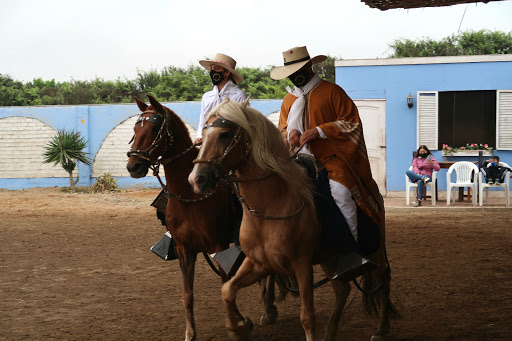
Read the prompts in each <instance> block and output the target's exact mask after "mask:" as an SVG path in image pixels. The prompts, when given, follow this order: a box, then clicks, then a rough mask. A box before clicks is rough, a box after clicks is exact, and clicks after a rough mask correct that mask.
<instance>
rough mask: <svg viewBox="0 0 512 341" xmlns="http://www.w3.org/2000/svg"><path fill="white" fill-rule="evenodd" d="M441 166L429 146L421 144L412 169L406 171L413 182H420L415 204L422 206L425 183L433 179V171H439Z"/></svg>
mask: <svg viewBox="0 0 512 341" xmlns="http://www.w3.org/2000/svg"><path fill="white" fill-rule="evenodd" d="M440 169H441V166H439V163H437V160H436V159H435V158H434V156H433V155H432V153H431V152H430V150H429V149H428V147H427V146H425V145H421V146H420V147H419V148H418V151H417V152H416V156H415V157H414V158H413V159H412V171H410V170H408V171H407V172H405V174H407V176H408V177H409V179H411V181H412V182H417V183H418V200H416V201H415V202H414V203H413V206H421V201H422V200H423V193H424V191H425V185H426V184H428V183H429V182H430V181H432V172H433V171H439V170H440Z"/></svg>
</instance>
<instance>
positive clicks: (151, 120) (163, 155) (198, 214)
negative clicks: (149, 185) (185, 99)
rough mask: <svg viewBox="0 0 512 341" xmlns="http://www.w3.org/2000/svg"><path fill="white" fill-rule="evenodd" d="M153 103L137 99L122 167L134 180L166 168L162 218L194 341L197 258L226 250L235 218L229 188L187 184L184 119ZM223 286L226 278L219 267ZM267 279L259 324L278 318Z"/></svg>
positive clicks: (188, 146) (189, 156) (189, 152)
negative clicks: (199, 188) (201, 191)
mask: <svg viewBox="0 0 512 341" xmlns="http://www.w3.org/2000/svg"><path fill="white" fill-rule="evenodd" d="M147 97H148V98H149V101H150V103H151V105H149V106H148V105H147V104H146V103H144V102H142V101H140V100H139V99H137V98H135V100H136V103H137V106H138V107H139V109H140V110H141V112H142V113H141V115H140V117H139V119H138V120H137V122H136V123H135V127H134V131H135V135H134V141H133V144H132V147H131V150H130V152H128V156H129V159H128V163H127V165H126V168H127V169H128V171H129V172H130V175H131V176H132V177H134V178H142V177H144V176H146V174H147V172H148V169H149V168H151V169H153V170H158V168H159V165H160V164H162V165H163V166H164V170H165V179H166V190H167V192H168V198H169V200H168V203H167V209H166V215H165V222H166V225H167V229H168V230H169V232H170V233H171V235H172V237H173V239H174V240H175V242H176V250H177V253H178V258H179V264H180V268H181V273H182V276H183V292H182V297H183V303H184V306H185V311H186V331H185V340H186V341H191V340H196V337H197V335H196V326H195V319H194V295H193V283H194V270H195V262H196V257H197V254H198V253H200V252H207V253H215V252H219V251H222V250H225V249H227V248H228V247H229V243H230V242H231V241H233V238H234V236H235V229H236V228H237V227H238V223H239V218H238V219H237V218H236V214H235V211H234V206H233V199H232V195H231V192H230V191H231V190H230V188H229V187H227V186H225V185H223V184H221V185H219V186H218V187H217V188H216V189H215V190H214V191H213V192H212V193H210V194H207V195H197V194H195V193H194V192H193V190H192V188H191V186H190V185H189V183H188V182H187V176H188V174H189V173H190V171H191V170H192V166H193V164H192V160H194V159H195V158H196V156H197V153H198V149H197V148H196V146H195V145H193V144H192V140H191V139H190V136H189V132H188V130H187V128H186V126H185V124H184V123H183V121H182V120H181V119H180V118H179V117H178V116H177V115H176V114H175V113H174V112H173V111H172V110H170V109H169V108H167V107H165V106H163V105H161V104H160V103H159V102H158V101H157V100H156V99H155V98H154V97H152V96H150V95H148V96H147ZM219 272H220V274H221V280H222V282H223V283H224V282H225V281H226V280H227V279H228V276H227V275H226V274H225V273H224V271H222V268H220V269H219ZM273 278H274V277H271V278H269V281H268V282H269V285H268V288H265V285H264V284H263V286H262V290H261V293H262V295H263V296H264V297H263V300H264V303H265V311H264V313H263V316H262V319H261V321H262V323H273V322H274V321H275V319H276V318H277V309H276V307H275V306H274V305H273V302H274V298H275V297H274V282H273Z"/></svg>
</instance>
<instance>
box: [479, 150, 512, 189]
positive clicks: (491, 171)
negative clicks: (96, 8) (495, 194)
mask: <svg viewBox="0 0 512 341" xmlns="http://www.w3.org/2000/svg"><path fill="white" fill-rule="evenodd" d="M480 170H481V172H482V173H483V174H484V176H485V181H487V183H488V184H489V185H492V184H496V185H499V184H501V183H503V182H504V181H505V172H506V171H507V170H509V171H512V169H510V168H508V167H504V166H500V157H499V156H491V157H490V158H489V160H487V161H485V162H484V164H483V165H482V168H481V169H480Z"/></svg>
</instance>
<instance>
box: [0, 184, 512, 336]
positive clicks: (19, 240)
mask: <svg viewBox="0 0 512 341" xmlns="http://www.w3.org/2000/svg"><path fill="white" fill-rule="evenodd" d="M157 194H158V190H155V189H152V190H148V189H146V190H141V189H138V190H137V189H132V190H129V191H123V192H118V193H109V194H72V193H65V192H62V191H61V190H60V189H58V188H49V189H40V188H39V189H30V190H23V191H5V190H3V191H0V207H1V209H0V231H1V238H0V302H1V304H0V340H183V339H184V331H185V324H184V321H185V320H184V309H183V305H182V302H181V273H180V270H179V266H178V262H176V261H169V262H166V261H163V260H161V259H160V258H158V257H157V256H155V255H154V254H153V253H152V252H151V251H149V248H150V246H151V245H153V244H154V243H155V242H156V241H158V240H159V239H160V237H161V236H162V235H163V233H164V232H165V231H164V228H163V227H162V226H161V225H160V224H159V222H158V221H157V220H156V216H155V212H154V208H152V207H150V206H149V204H150V203H151V201H152V200H153V199H154V198H155V197H156V195H157ZM403 201H404V200H403V198H396V199H388V200H386V205H387V240H388V242H387V247H388V255H389V259H390V263H391V267H392V283H391V284H392V293H391V298H392V300H393V302H394V303H395V305H396V307H397V308H398V309H399V311H400V312H401V313H402V315H403V318H402V319H401V320H396V321H392V322H391V331H390V334H389V336H388V337H387V340H510V339H512V252H511V247H512V208H511V207H507V208H505V207H504V204H500V205H493V206H491V207H489V206H487V207H485V206H484V207H483V208H480V207H472V206H469V205H467V204H463V203H457V204H456V205H455V207H452V208H447V207H446V203H445V202H444V201H441V202H439V203H438V205H437V206H435V207H434V208H433V207H431V206H430V205H429V204H427V205H425V207H420V208H413V207H406V206H401V205H403ZM315 269H316V271H317V278H318V279H320V278H321V275H320V272H319V270H318V269H317V268H315ZM195 293H196V294H195V308H196V320H197V327H198V340H207V341H224V340H226V331H225V328H224V315H225V314H224V307H223V305H222V302H221V299H220V279H219V278H218V277H217V276H216V275H215V274H214V273H213V272H212V271H211V270H210V268H209V266H208V265H207V263H206V262H205V260H204V259H203V257H202V256H201V255H200V256H199V257H198V263H197V266H196V281H195ZM332 299H333V294H332V291H331V289H330V286H329V285H326V286H323V287H321V288H319V289H317V290H316V291H315V307H316V316H317V322H318V331H317V332H318V334H319V336H321V335H322V334H323V329H324V326H325V323H326V321H327V318H328V315H329V312H330V309H331V307H332ZM348 301H349V303H348V304H347V307H346V313H345V315H344V316H343V318H342V322H341V326H340V333H339V335H338V340H369V339H370V336H371V335H372V333H373V332H374V331H375V329H376V327H377V320H376V319H375V318H373V317H367V316H365V314H364V312H363V311H362V305H361V293H359V292H357V291H356V290H352V292H351V294H350V296H349V300H348ZM238 302H239V307H240V310H241V312H242V313H243V314H245V315H247V316H249V317H250V318H251V319H252V320H253V322H254V323H255V327H254V330H253V333H252V340H260V341H263V340H265V341H267V340H276V341H277V340H280V341H282V340H293V341H295V340H304V334H303V330H302V327H301V325H300V321H299V306H300V304H299V300H298V299H297V298H294V297H288V299H287V300H286V301H284V302H281V303H279V304H278V309H279V317H278V321H277V323H276V324H275V325H272V326H260V325H259V324H258V321H259V316H260V314H261V312H262V303H261V302H259V297H258V287H257V286H252V287H250V288H247V289H243V290H242V291H240V293H239V296H238Z"/></svg>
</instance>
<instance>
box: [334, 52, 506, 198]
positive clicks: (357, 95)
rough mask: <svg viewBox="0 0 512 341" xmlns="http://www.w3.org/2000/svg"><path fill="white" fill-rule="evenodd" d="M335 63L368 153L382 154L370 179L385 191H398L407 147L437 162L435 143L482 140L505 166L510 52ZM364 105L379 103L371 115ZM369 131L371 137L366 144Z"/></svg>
mask: <svg viewBox="0 0 512 341" xmlns="http://www.w3.org/2000/svg"><path fill="white" fill-rule="evenodd" d="M335 65H336V83H337V84H339V85H340V86H341V87H342V88H343V89H344V90H345V91H346V92H347V93H348V95H349V96H350V97H351V98H352V99H354V100H355V102H356V104H357V105H358V107H359V108H360V112H361V117H362V119H363V125H364V129H365V137H366V140H367V144H368V145H369V146H368V150H369V154H370V150H372V149H373V150H376V151H377V154H379V155H378V157H380V158H383V159H384V162H381V163H382V164H384V165H385V166H382V167H381V168H382V169H379V170H377V171H374V174H376V176H375V175H374V176H375V177H378V175H379V173H382V174H385V175H384V176H383V179H384V181H385V188H386V191H387V192H388V193H387V194H388V195H393V192H397V191H404V190H405V183H404V174H405V171H406V170H407V169H408V168H409V166H410V165H411V159H412V151H413V150H416V149H417V148H418V146H419V145H422V144H424V145H427V146H428V147H429V149H431V150H432V152H433V154H434V156H435V157H436V159H438V160H443V158H444V157H443V155H442V145H443V144H446V145H450V146H452V147H460V146H463V145H466V143H470V144H471V143H478V144H480V143H481V144H488V145H489V146H491V147H493V149H494V151H493V154H494V155H498V156H499V157H500V159H501V160H502V161H504V162H506V163H508V164H512V55H483V56H458V57H428V58H396V59H371V60H341V61H336V64H335ZM409 95H410V100H409V101H411V100H412V107H410V108H409V106H408V103H407V97H409ZM376 103H377V104H378V105H376ZM365 106H366V107H368V108H371V107H374V109H375V107H379V108H380V109H379V108H377V109H378V112H379V114H372V113H371V112H369V113H365V110H366V109H364V107H365ZM382 108H383V109H382ZM377 109H375V110H377ZM375 110H374V111H375ZM379 115H384V116H385V117H384V118H382V117H380V116H379ZM373 133H375V134H377V135H379V137H378V138H377V140H378V142H372V139H375V138H374V137H372V136H369V135H371V134H373ZM379 143H380V144H379ZM370 157H371V155H370ZM371 159H372V157H371ZM448 159H449V160H453V161H458V160H469V161H476V160H478V157H477V156H469V157H467V156H466V157H460V156H452V157H448ZM372 170H373V169H372ZM445 174H446V169H442V170H441V171H440V172H439V176H438V179H439V182H438V185H439V189H440V190H445V189H446V176H445ZM377 181H378V180H377ZM381 181H382V180H381ZM378 182H379V181H378ZM381 186H382V185H381Z"/></svg>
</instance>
